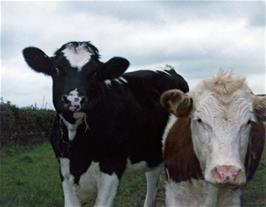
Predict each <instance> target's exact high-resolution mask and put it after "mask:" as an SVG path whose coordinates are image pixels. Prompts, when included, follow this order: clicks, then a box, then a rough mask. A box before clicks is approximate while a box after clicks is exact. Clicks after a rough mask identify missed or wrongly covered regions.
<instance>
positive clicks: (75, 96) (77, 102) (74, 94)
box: [66, 88, 82, 106]
mask: <svg viewBox="0 0 266 207" xmlns="http://www.w3.org/2000/svg"><path fill="white" fill-rule="evenodd" d="M66 98H67V100H68V101H69V102H70V103H71V105H72V106H76V105H79V106H80V101H81V99H82V98H81V97H80V96H79V92H78V89H77V88H75V89H74V90H72V91H70V92H69V93H68V95H67V96H66ZM76 99H77V100H76Z"/></svg>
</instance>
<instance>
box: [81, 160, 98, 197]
mask: <svg viewBox="0 0 266 207" xmlns="http://www.w3.org/2000/svg"><path fill="white" fill-rule="evenodd" d="M100 175H101V171H100V167H99V163H98V162H92V163H91V164H90V166H89V167H88V169H87V171H86V172H85V173H83V174H82V175H81V176H80V179H79V185H78V186H77V187H76V191H77V193H78V196H79V198H80V199H81V201H83V202H86V201H88V200H89V198H90V196H91V193H92V192H94V191H95V190H96V187H97V183H98V182H99V179H100Z"/></svg>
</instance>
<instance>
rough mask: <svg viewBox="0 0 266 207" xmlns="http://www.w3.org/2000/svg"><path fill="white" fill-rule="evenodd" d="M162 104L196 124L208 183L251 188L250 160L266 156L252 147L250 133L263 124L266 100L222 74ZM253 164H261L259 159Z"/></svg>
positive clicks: (193, 128)
mask: <svg viewBox="0 0 266 207" xmlns="http://www.w3.org/2000/svg"><path fill="white" fill-rule="evenodd" d="M161 104H162V106H163V107H165V108H166V109H167V110H168V111H170V112H171V113H173V114H174V115H175V116H177V117H189V118H190V119H191V122H190V130H191V136H192V143H193V149H194V152H195V154H196V156H197V158H198V161H199V163H200V167H201V169H202V174H203V176H204V179H205V180H206V181H208V182H211V183H214V184H218V185H219V184H222V185H224V184H229V185H241V184H244V183H245V182H246V179H247V177H249V175H248V173H249V172H247V171H248V166H247V165H249V164H248V162H249V161H248V159H249V158H247V156H248V155H249V156H254V153H255V156H259V157H260V153H261V151H262V148H261V149H260V152H258V151H257V150H256V149H257V148H256V146H253V148H252V149H251V148H250V147H248V146H249V145H250V144H251V140H250V136H253V135H250V133H253V132H254V130H253V132H251V131H252V127H253V126H255V124H256V122H259V121H261V120H260V119H261V117H260V116H258V114H262V113H265V108H266V97H265V96H255V95H253V94H252V92H251V90H250V89H249V88H248V86H247V85H246V83H245V80H244V79H243V78H239V77H234V76H233V75H232V74H231V73H228V72H223V71H221V72H219V73H218V74H217V75H216V76H215V77H213V78H211V79H209V80H205V81H203V82H201V83H200V84H199V85H198V86H197V87H196V89H194V90H192V91H191V92H190V93H189V94H184V93H183V92H182V91H180V90H170V91H167V92H165V93H164V94H162V96H161ZM264 116H265V114H264ZM262 125H263V124H262ZM256 127H257V126H256ZM262 128H263V129H261V128H258V129H260V132H261V134H260V135H259V136H261V137H260V138H259V139H261V140H263V141H264V137H263V136H265V126H264V125H263V127H262ZM181 136H182V135H181ZM254 136H257V135H254ZM251 139H252V138H251ZM254 139H258V138H257V137H255V138H254ZM252 142H256V140H255V141H254V140H253V141H252ZM259 142H261V143H263V142H262V141H260V140H259ZM257 147H260V146H257ZM248 149H251V150H253V151H252V152H248ZM256 153H258V155H257V154H256ZM251 159H257V161H258V159H259V158H258V157H255V158H254V157H253V158H251ZM256 166H257V165H256ZM256 166H255V167H256Z"/></svg>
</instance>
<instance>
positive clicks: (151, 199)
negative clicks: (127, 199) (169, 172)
mask: <svg viewBox="0 0 266 207" xmlns="http://www.w3.org/2000/svg"><path fill="white" fill-rule="evenodd" d="M160 172H161V166H158V167H156V168H155V169H153V170H151V171H148V172H146V173H145V175H146V180H147V192H146V198H145V202H144V207H151V206H154V205H155V198H156V194H157V188H158V181H159V176H160Z"/></svg>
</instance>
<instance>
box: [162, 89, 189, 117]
mask: <svg viewBox="0 0 266 207" xmlns="http://www.w3.org/2000/svg"><path fill="white" fill-rule="evenodd" d="M160 102H161V105H162V106H163V107H164V108H166V109H167V110H168V111H169V112H170V113H173V114H175V115H176V116H177V117H185V116H188V114H189V113H190V111H191V109H192V105H193V101H192V98H190V97H189V96H188V95H186V94H184V93H183V92H182V91H180V90H178V89H173V90H169V91H166V92H165V93H163V94H162V95H161V98H160Z"/></svg>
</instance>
